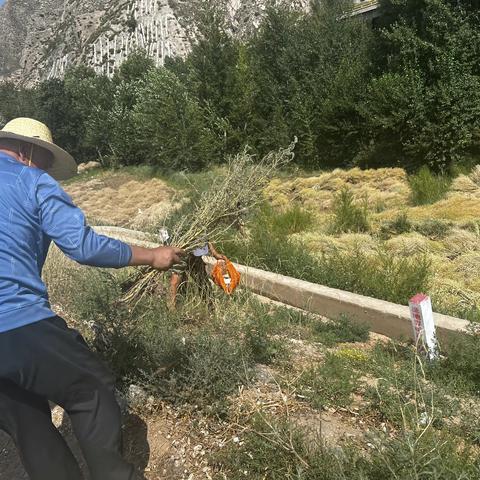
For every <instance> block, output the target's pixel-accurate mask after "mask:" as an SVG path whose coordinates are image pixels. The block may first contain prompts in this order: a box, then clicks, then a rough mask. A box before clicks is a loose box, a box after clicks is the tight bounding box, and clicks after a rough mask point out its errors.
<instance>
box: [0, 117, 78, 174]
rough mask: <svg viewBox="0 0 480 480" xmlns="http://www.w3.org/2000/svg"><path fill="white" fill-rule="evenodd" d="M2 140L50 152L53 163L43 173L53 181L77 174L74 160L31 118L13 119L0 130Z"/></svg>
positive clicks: (46, 129)
mask: <svg viewBox="0 0 480 480" xmlns="http://www.w3.org/2000/svg"><path fill="white" fill-rule="evenodd" d="M2 138H10V139H14V140H21V141H23V142H27V143H32V144H33V145H38V146H39V147H42V148H44V149H45V150H48V151H49V152H51V153H52V155H53V162H52V165H51V167H49V168H48V169H46V170H45V171H46V172H47V173H48V174H49V175H51V176H52V177H53V178H54V179H55V180H67V179H68V178H71V177H73V176H74V175H76V174H77V172H78V168H77V163H76V162H75V160H74V158H73V157H72V156H71V155H70V154H69V153H67V152H66V151H65V150H63V148H60V147H59V146H58V145H55V144H54V143H53V138H52V132H51V131H50V129H49V128H48V127H47V126H46V125H45V124H43V123H42V122H39V121H37V120H33V119H32V118H15V119H14V120H11V121H10V122H8V123H7V124H6V125H5V126H4V127H3V129H2V130H0V139H2Z"/></svg>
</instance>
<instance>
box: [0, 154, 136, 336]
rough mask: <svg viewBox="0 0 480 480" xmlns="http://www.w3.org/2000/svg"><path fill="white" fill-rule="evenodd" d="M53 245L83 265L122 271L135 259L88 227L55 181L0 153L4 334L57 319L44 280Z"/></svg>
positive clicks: (0, 268) (0, 276) (0, 288)
mask: <svg viewBox="0 0 480 480" xmlns="http://www.w3.org/2000/svg"><path fill="white" fill-rule="evenodd" d="M51 241H53V242H54V243H55V244H56V245H57V246H58V247H59V248H60V249H61V250H62V251H63V252H64V253H65V254H66V255H67V256H68V257H70V258H71V259H73V260H75V261H77V262H78V263H81V264H83V265H90V266H95V267H105V268H120V267H124V266H127V265H128V264H129V263H130V259H131V255H132V251H131V248H130V247H129V246H128V245H127V244H125V243H123V242H120V241H118V240H114V239H111V238H108V237H105V236H103V235H98V234H96V233H95V232H94V231H93V230H92V229H91V228H90V227H88V226H87V224H86V221H85V216H84V214H83V212H82V211H81V210H80V209H79V208H77V207H76V206H75V205H74V204H73V203H72V200H71V199H70V197H69V196H68V195H67V194H66V193H65V192H64V191H63V189H62V188H61V187H60V185H59V184H58V183H57V182H56V181H55V180H54V179H53V178H52V177H50V176H49V175H48V174H46V173H45V172H43V171H42V170H39V169H36V168H32V167H27V166H25V165H23V164H21V163H19V162H17V161H16V160H15V159H14V158H12V157H10V156H9V155H6V154H4V153H2V152H0V333H2V332H6V331H8V330H13V329H15V328H19V327H22V326H24V325H28V324H30V323H35V322H38V321H40V320H44V319H46V318H50V317H52V316H54V313H53V312H52V310H51V308H50V304H49V301H48V294H47V289H46V287H45V284H44V283H43V281H42V279H41V273H42V268H43V264H44V263H45V258H46V256H47V252H48V248H49V246H50V243H51Z"/></svg>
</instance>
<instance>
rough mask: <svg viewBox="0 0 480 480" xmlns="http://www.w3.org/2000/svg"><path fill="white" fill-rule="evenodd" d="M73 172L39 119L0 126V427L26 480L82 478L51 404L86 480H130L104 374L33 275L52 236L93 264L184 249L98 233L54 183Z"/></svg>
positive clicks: (141, 260) (175, 256)
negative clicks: (69, 428) (71, 437)
mask: <svg viewBox="0 0 480 480" xmlns="http://www.w3.org/2000/svg"><path fill="white" fill-rule="evenodd" d="M76 171H77V166H76V163H75V161H74V160H73V158H72V157H71V156H70V155H69V154H68V153H67V152H65V151H64V150H62V149H61V148H60V147H58V146H56V145H55V144H53V142H52V137H51V133H50V131H49V129H48V128H47V127H46V126H45V125H44V124H42V123H40V122H37V121H35V120H32V119H26V118H19V119H15V120H13V121H11V122H10V123H8V124H7V125H6V126H5V127H4V128H3V130H1V131H0V428H1V429H3V430H5V431H6V432H7V433H8V434H9V435H10V436H11V437H12V438H13V440H14V441H15V443H16V445H17V447H18V450H19V452H20V456H21V459H22V462H23V464H24V466H25V469H26V471H27V473H28V475H29V476H30V479H32V480H80V479H81V478H82V476H81V473H80V470H79V467H78V465H77V463H76V461H75V459H74V457H73V455H72V453H71V451H70V449H69V448H68V446H67V444H66V443H65V441H64V440H63V438H62V436H61V435H60V434H59V432H58V431H57V429H56V428H55V427H54V425H53V424H52V422H51V413H50V408H49V404H48V400H50V401H52V402H54V403H55V404H57V405H60V406H61V407H63V408H64V409H65V411H66V412H67V413H68V415H69V416H70V419H71V421H72V425H73V430H74V432H75V435H76V437H77V439H78V441H79V444H80V446H81V448H82V451H83V454H84V457H85V460H86V462H87V465H88V468H89V471H90V475H91V478H92V480H114V479H115V480H127V479H129V480H130V479H133V478H135V473H134V469H133V467H132V466H131V465H129V464H128V463H127V462H125V461H124V460H123V459H122V456H121V421H120V412H119V407H118V405H117V403H116V401H115V397H114V385H113V378H112V375H111V373H110V372H109V370H108V369H107V368H106V367H105V366H104V365H103V364H102V363H101V362H100V361H99V360H98V359H97V358H96V356H95V355H94V354H93V353H92V352H91V351H90V349H89V348H88V347H87V345H86V343H85V341H84V340H83V338H82V337H81V336H80V335H79V334H78V332H76V331H74V330H71V329H69V328H68V327H67V326H66V324H65V322H64V321H63V320H62V319H61V318H59V317H57V316H55V314H54V313H53V312H52V310H51V309H50V305H49V302H48V296H47V291H46V288H45V285H44V284H43V282H42V280H41V271H42V267H43V264H44V261H45V257H46V255H47V251H48V248H49V245H50V242H51V241H53V242H54V243H55V244H56V245H57V246H58V247H59V248H60V249H61V250H62V251H63V252H64V253H65V254H66V255H67V256H69V257H70V258H72V259H73V260H76V261H77V262H78V263H81V264H83V265H90V266H96V267H110V268H121V267H126V266H128V265H150V266H152V267H154V268H157V269H160V270H167V269H169V268H171V267H172V266H173V265H174V264H176V263H180V262H181V258H180V257H181V255H182V251H181V250H179V249H175V248H171V247H160V248H155V249H146V248H140V247H133V246H129V245H126V244H125V243H122V242H120V241H118V240H114V239H111V238H108V237H104V236H101V235H97V234H96V233H95V232H94V231H93V230H92V229H90V228H89V227H88V226H87V225H86V223H85V216H84V214H83V213H82V211H81V210H80V209H78V208H77V207H76V206H75V205H74V204H73V203H72V201H71V199H70V198H69V197H68V195H67V194H66V193H65V192H64V191H63V190H62V188H61V187H60V185H59V184H58V183H57V181H56V180H64V179H67V178H69V177H71V176H73V175H74V174H75V173H76ZM55 179H56V180H55ZM12 480H13V479H12Z"/></svg>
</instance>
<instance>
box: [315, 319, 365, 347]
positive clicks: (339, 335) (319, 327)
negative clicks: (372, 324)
mask: <svg viewBox="0 0 480 480" xmlns="http://www.w3.org/2000/svg"><path fill="white" fill-rule="evenodd" d="M312 331H313V334H314V338H315V340H316V341H318V342H320V343H322V344H324V345H325V346H327V347H331V346H333V345H335V344H337V343H353V342H366V341H367V340H368V338H369V334H370V328H369V326H368V325H366V324H362V323H357V322H353V321H352V320H350V318H349V317H347V316H346V315H342V316H340V317H339V318H338V319H336V320H329V321H325V322H320V321H317V322H315V323H314V324H313V325H312Z"/></svg>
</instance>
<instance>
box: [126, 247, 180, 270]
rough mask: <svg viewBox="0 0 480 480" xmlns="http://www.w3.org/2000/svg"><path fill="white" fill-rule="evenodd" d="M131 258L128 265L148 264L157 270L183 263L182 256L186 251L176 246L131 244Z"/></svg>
mask: <svg viewBox="0 0 480 480" xmlns="http://www.w3.org/2000/svg"><path fill="white" fill-rule="evenodd" d="M130 248H131V249H132V258H131V260H130V264H129V265H130V266H133V267H136V266H139V265H149V266H150V267H153V268H156V269H157V270H163V271H166V270H170V269H171V268H172V267H173V266H177V265H183V264H184V263H185V262H184V260H183V258H182V257H184V256H185V255H186V252H185V251H184V250H182V249H181V248H176V247H157V248H143V247H137V246H133V245H132V246H131V247H130Z"/></svg>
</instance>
